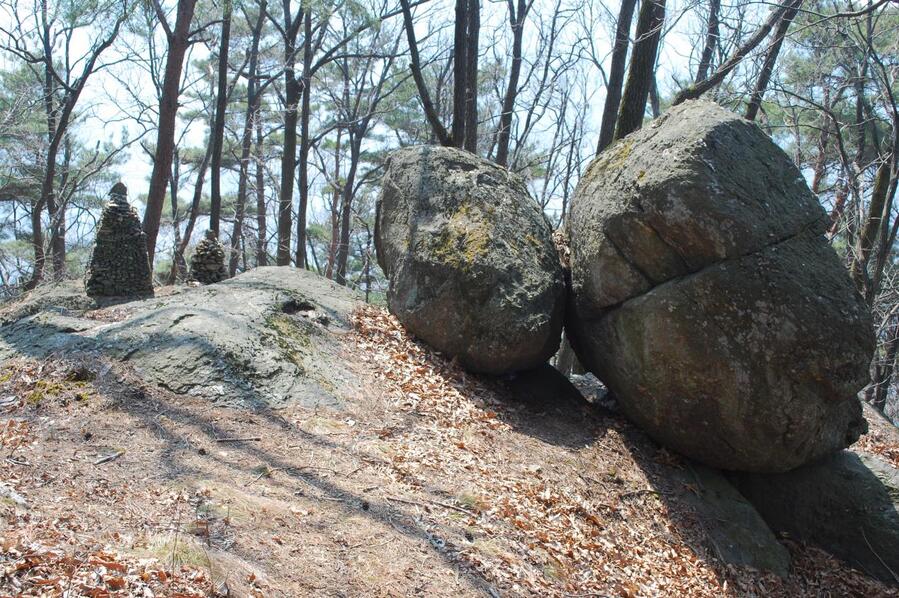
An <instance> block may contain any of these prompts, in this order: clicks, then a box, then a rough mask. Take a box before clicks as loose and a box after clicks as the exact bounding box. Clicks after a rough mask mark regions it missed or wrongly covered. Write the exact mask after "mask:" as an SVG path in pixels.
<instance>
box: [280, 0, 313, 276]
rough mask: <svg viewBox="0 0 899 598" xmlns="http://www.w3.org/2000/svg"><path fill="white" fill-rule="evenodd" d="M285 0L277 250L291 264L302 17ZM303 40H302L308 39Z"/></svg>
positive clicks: (281, 261) (281, 264) (301, 11)
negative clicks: (297, 68) (282, 111)
mask: <svg viewBox="0 0 899 598" xmlns="http://www.w3.org/2000/svg"><path fill="white" fill-rule="evenodd" d="M283 1H284V21H285V22H284V33H285V40H284V41H285V44H284V61H285V65H286V66H285V68H284V104H285V105H284V147H283V151H282V154H281V195H280V197H279V198H278V253H277V256H276V263H277V264H278V265H279V266H287V265H289V264H290V236H291V229H292V228H293V223H292V220H293V218H292V211H293V184H294V176H295V174H296V172H295V171H296V167H297V120H298V108H299V106H298V104H299V101H300V82H299V81H297V78H296V69H295V68H294V63H295V60H296V45H297V36H298V34H299V31H300V25H301V24H302V22H303V20H302V18H303V10H302V8H301V9H300V11H299V13H298V14H297V16H296V18H295V19H294V20H291V18H290V0H283ZM308 41H309V40H305V42H304V43H308Z"/></svg>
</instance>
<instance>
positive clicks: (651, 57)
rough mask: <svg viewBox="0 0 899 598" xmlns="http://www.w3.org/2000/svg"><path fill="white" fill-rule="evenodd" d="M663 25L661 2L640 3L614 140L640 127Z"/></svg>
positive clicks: (662, 5) (662, 2) (659, 0)
mask: <svg viewBox="0 0 899 598" xmlns="http://www.w3.org/2000/svg"><path fill="white" fill-rule="evenodd" d="M664 22H665V0H644V2H643V5H642V6H641V7H640V15H639V17H637V32H636V39H637V42H636V43H635V44H634V54H633V56H631V66H630V69H629V70H628V73H627V84H626V85H625V87H624V96H623V97H622V100H621V109H620V110H619V112H618V124H617V126H616V127H615V139H621V138H622V137H624V136H625V135H627V134H629V133H631V132H633V131H636V130H637V129H639V128H640V127H642V126H643V115H644V114H645V112H646V100H647V98H648V97H649V88H650V86H651V85H652V80H653V79H654V78H655V66H656V53H657V52H658V49H659V41H660V39H661V37H662V25H663V23H664Z"/></svg>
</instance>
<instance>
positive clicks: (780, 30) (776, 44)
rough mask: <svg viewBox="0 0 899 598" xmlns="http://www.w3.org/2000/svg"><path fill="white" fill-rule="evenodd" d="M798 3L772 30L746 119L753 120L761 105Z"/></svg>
mask: <svg viewBox="0 0 899 598" xmlns="http://www.w3.org/2000/svg"><path fill="white" fill-rule="evenodd" d="M800 4H801V0H800V1H798V2H794V3H793V5H792V6H790V8H788V9H787V11H786V12H785V13H784V14H783V16H782V17H781V19H780V23H778V24H777V29H776V30H775V31H774V41H772V42H771V45H770V46H769V47H768V52H767V53H766V54H765V62H764V63H763V64H762V70H761V72H760V73H759V78H758V80H757V81H756V83H755V89H753V90H752V97H751V98H750V100H749V106H747V107H746V120H755V117H756V116H757V115H758V113H759V109H760V108H761V106H762V98H763V97H764V95H765V89H767V87H768V81H770V80H771V75H772V73H773V72H774V65H775V64H776V63H777V55H778V54H780V48H781V46H783V43H784V38H785V37H786V35H787V30H788V29H789V28H790V24H791V23H792V22H793V19H794V18H795V17H796V13H797V12H799V5H800Z"/></svg>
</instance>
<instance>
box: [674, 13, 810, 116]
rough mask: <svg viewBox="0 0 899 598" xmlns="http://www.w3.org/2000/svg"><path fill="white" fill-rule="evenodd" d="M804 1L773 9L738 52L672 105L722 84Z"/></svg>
mask: <svg viewBox="0 0 899 598" xmlns="http://www.w3.org/2000/svg"><path fill="white" fill-rule="evenodd" d="M801 3H802V0H784V3H783V4H780V5H778V6H777V8H775V9H774V10H772V11H771V14H770V15H769V16H768V19H767V20H766V21H765V22H764V23H763V24H762V26H761V27H759V28H758V29H757V30H756V31H755V32H754V33H753V34H752V35H751V36H750V37H749V39H747V40H746V42H745V43H744V44H743V45H742V46H740V47H739V48H737V50H736V52H734V54H733V55H732V56H731V57H730V58H728V59H727V60H726V61H725V62H724V64H722V65H721V66H719V67H718V69H717V70H716V71H715V72H714V73H712V74H711V75H710V76H709V77H708V78H706V79H703V80H702V81H697V82H696V83H694V84H693V85H691V86H689V87H686V88H684V89H682V90H681V91H680V93H678V94H677V95H676V96H675V97H674V101H673V102H672V103H671V105H672V106H677V105H678V104H680V103H681V102H684V101H686V100H695V99H696V98H698V97H700V96H701V95H702V94H704V93H705V92H707V91H708V90H710V89H712V88H713V87H715V86H716V85H718V84H720V83H721V82H722V81H724V78H725V77H727V76H728V75H729V74H730V72H731V71H732V70H734V69H735V68H736V67H737V65H738V64H740V62H742V61H743V59H744V58H746V56H747V55H748V54H749V53H750V52H752V51H753V50H754V49H755V48H756V46H758V45H759V44H760V43H762V40H764V39H765V38H766V37H767V36H768V34H769V33H770V32H771V29H773V28H774V25H775V24H777V23H778V22H779V21H780V19H781V17H782V16H783V14H784V13H785V12H786V11H787V10H789V9H790V7H791V6H793V5H794V4H795V5H796V6H797V7H798V6H799V5H800V4H801Z"/></svg>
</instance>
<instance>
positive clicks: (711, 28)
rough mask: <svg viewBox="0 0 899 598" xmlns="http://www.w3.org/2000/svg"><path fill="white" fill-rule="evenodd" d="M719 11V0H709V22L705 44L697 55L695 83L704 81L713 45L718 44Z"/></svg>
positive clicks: (710, 63) (713, 49)
mask: <svg viewBox="0 0 899 598" xmlns="http://www.w3.org/2000/svg"><path fill="white" fill-rule="evenodd" d="M720 12H721V0H709V22H708V27H706V34H705V45H704V46H703V48H702V56H700V57H699V68H697V69H696V79H694V82H695V83H699V82H700V81H705V80H706V78H707V77H708V76H709V67H710V66H711V65H712V55H713V54H714V53H715V46H717V45H718V35H719V34H718V24H719V23H718V13H720Z"/></svg>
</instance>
